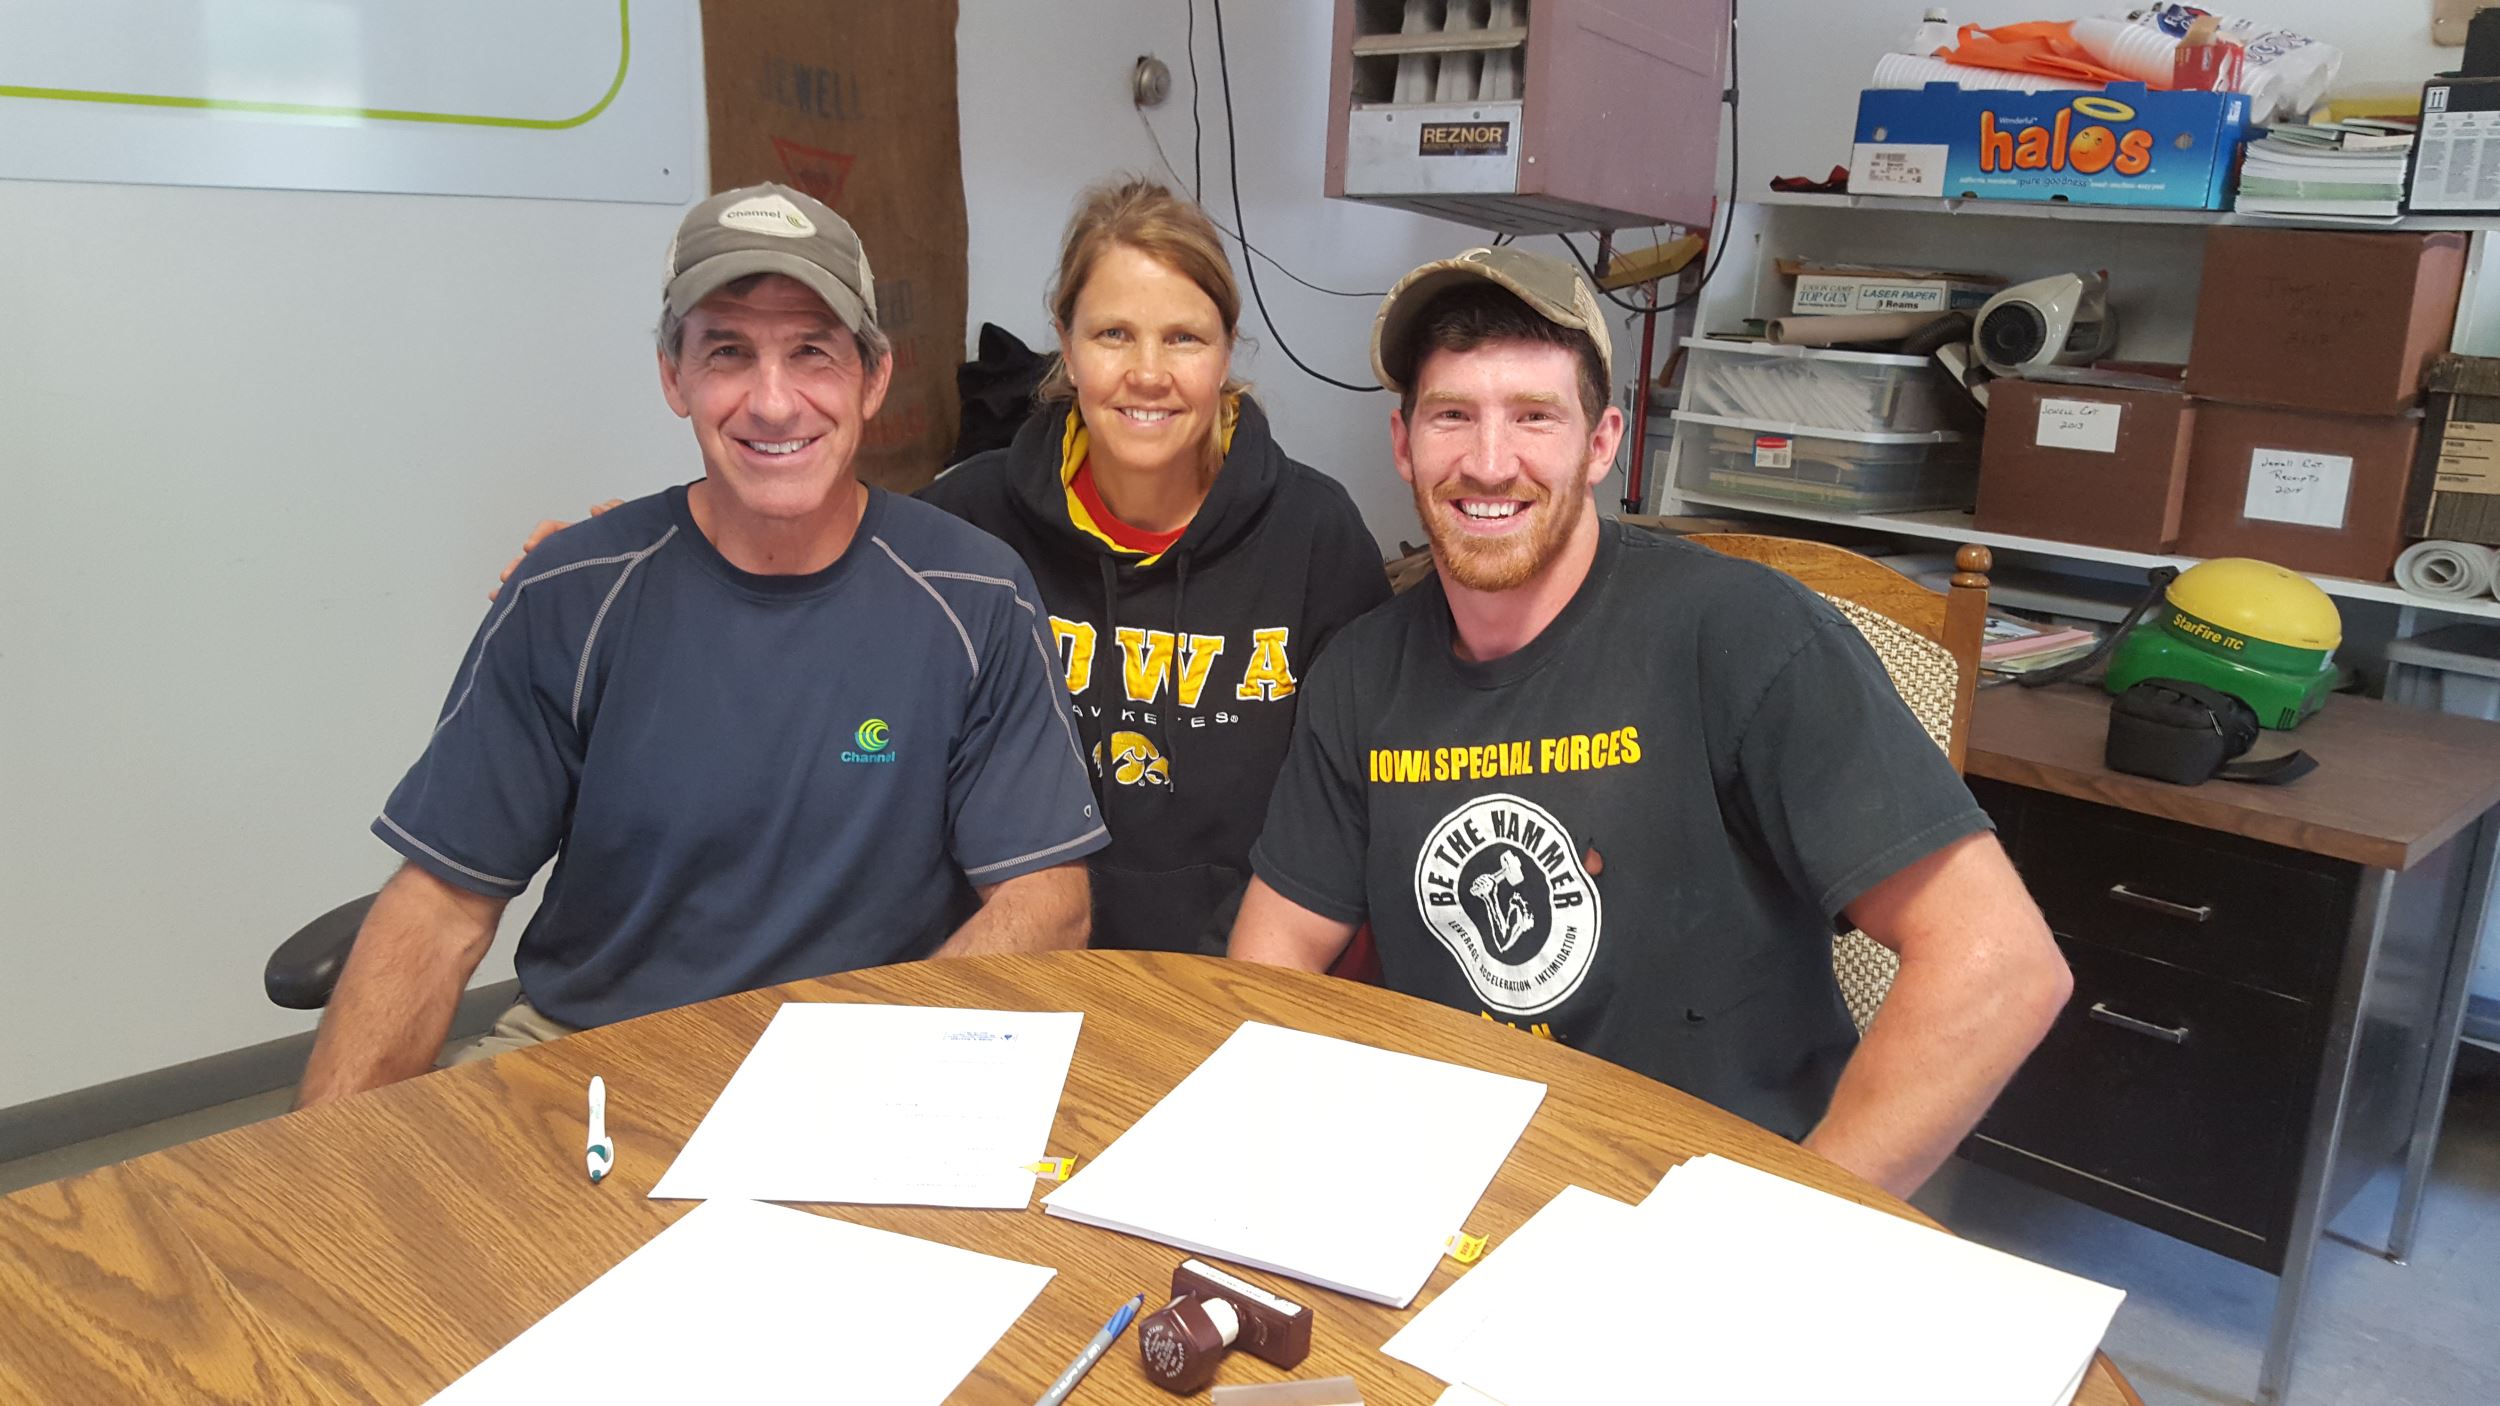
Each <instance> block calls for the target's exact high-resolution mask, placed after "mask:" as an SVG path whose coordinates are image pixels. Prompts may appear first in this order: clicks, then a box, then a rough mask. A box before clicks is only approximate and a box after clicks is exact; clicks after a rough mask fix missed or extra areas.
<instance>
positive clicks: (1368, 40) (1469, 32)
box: [1354, 0, 1528, 107]
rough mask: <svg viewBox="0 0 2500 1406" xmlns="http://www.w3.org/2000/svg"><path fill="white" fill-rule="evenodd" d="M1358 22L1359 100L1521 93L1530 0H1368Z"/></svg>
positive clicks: (1454, 99)
mask: <svg viewBox="0 0 2500 1406" xmlns="http://www.w3.org/2000/svg"><path fill="white" fill-rule="evenodd" d="M1355 25H1356V34H1355V38H1354V60H1355V64H1354V68H1355V84H1354V86H1355V92H1354V101H1355V103H1356V105H1357V106H1363V107H1378V106H1384V105H1390V106H1399V107H1411V106H1416V105H1420V104H1425V103H1482V102H1516V101H1518V100H1519V98H1520V96H1521V88H1522V86H1523V74H1522V62H1521V60H1522V57H1523V55H1524V54H1525V52H1526V49H1527V44H1528V0H1363V3H1361V4H1359V5H1358V7H1357V9H1356V15H1355Z"/></svg>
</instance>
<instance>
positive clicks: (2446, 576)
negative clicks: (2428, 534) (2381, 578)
mask: <svg viewBox="0 0 2500 1406" xmlns="http://www.w3.org/2000/svg"><path fill="white" fill-rule="evenodd" d="M2496 583H2500V551H2495V550H2494V549H2492V548H2490V547H2483V546H2477V545H2476V544H2474V543H2472V542H2416V543H2414V544H2413V545H2412V546H2410V547H2407V548H2405V551H2404V555H2403V556H2400V557H2398V558H2396V584H2397V585H2399V586H2402V587H2404V588H2405V589H2406V590H2408V591H2411V592H2413V593H2414V594H2415V595H2423V596H2438V597H2440V598H2441V599H2443V600H2473V599H2475V598H2476V597H2478V596H2487V595H2490V594H2492V592H2493V588H2494V586H2495V584H2496Z"/></svg>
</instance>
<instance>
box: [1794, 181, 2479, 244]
mask: <svg viewBox="0 0 2500 1406" xmlns="http://www.w3.org/2000/svg"><path fill="white" fill-rule="evenodd" d="M1748 203H1751V204H1761V205H1782V206H1788V207H1790V208H1795V209H1816V210H1889V211H1898V212H1903V213H1908V214H1923V215H1975V216H1980V217H1983V218H2001V219H2015V220H2083V221H2087V222H2100V223H2108V224H2130V225H2254V226H2269V227H2273V228H2277V229H2348V230H2360V231H2364V232H2367V231H2371V230H2417V231H2418V230H2455V231H2458V232H2460V233H2465V234H2478V233H2485V232H2488V231H2492V230H2500V217H2491V216H2474V215H2406V216H2404V217H2403V218H2402V219H2399V220H2397V221H2396V222H2394V223H2392V224H2387V223H2380V222H2376V221H2361V220H2335V219H2304V218H2302V217H2300V216H2297V215H2288V216H2286V215H2243V214H2241V213H2240V212H2238V211H2236V210H2160V209H2151V208H2147V207H2143V206H2134V205H2077V204H2072V203H2067V202H2060V201H2053V200H2044V201H2030V200H1976V199H1963V198H1961V197H1958V196H1943V197H1927V196H1912V195H1817V194H1812V193H1806V192H1794V193H1792V192H1782V191H1771V192H1768V193H1766V194H1764V195H1763V196H1762V198H1761V199H1760V200H1758V201H1752V202H1748Z"/></svg>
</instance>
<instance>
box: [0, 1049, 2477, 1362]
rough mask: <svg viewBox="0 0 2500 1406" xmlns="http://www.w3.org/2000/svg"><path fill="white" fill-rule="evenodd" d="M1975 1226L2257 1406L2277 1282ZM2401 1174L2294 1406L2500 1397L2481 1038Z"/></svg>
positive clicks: (2348, 1232) (2151, 1254)
mask: <svg viewBox="0 0 2500 1406" xmlns="http://www.w3.org/2000/svg"><path fill="white" fill-rule="evenodd" d="M292 1095H293V1091H292V1090H289V1089H278V1090H274V1091H272V1092H270V1093H266V1094H259V1095H255V1096H253V1097H251V1098H247V1099H241V1100H238V1101H236V1102H234V1103H228V1104H222V1105H219V1106H218V1107H215V1108H207V1109H202V1110H200V1111H199V1112H197V1113H191V1114H186V1115H184V1116H182V1117H179V1118H169V1119H167V1120H165V1121H163V1122H161V1123H151V1124H148V1125H147V1126H145V1127H140V1128H133V1129H131V1130H130V1131H128V1132H124V1133H117V1134H114V1135H113V1136H110V1137H104V1138H98V1139H96V1140H94V1141H92V1142H85V1143H79V1144H77V1145H75V1146H71V1147H65V1148H61V1149H59V1150H57V1151H54V1152H49V1153H44V1154H42V1155H40V1156H35V1157H29V1158H25V1159H22V1160H20V1161H16V1162H10V1163H6V1164H0V1194H6V1193H8V1192H11V1191H16V1190H19V1189H22V1188H24V1187H28V1186H33V1185H36V1184H37V1183H40V1182H45V1181H50V1180H53V1179H55V1178H58V1177H65V1176H73V1175H76V1174H77V1173H79V1172H83V1171H87V1170H89V1169H91V1168H94V1167H100V1166H104V1165H107V1164H109V1163H112V1162H116V1161H120V1160H123V1159H125V1158H129V1157H136V1156H139V1155H140V1154H142V1153H146V1152H151V1151H154V1150H156V1149H158V1148H160V1147H170V1146H172V1145H173V1144H175V1143H178V1142H184V1141H188V1140H190V1139H192V1138H198V1137H205V1136H207V1135H208V1134H210V1133H215V1132H222V1131H224V1130H226V1129H228V1128H233V1127H240V1126H242V1125H243V1124H246V1123H251V1122H256V1121H258V1120H260V1119H262V1118H267V1117H272V1116H274V1115H276V1114H279V1113H283V1112H285V1111H286V1107H287V1103H288V1101H289V1099H290V1098H291V1097H292ZM1916 1199H1917V1201H1918V1204H1919V1206H1920V1208H1921V1209H1923V1210H1925V1211H1926V1212H1927V1213H1928V1214H1929V1215H1932V1216H1934V1217H1936V1218H1937V1219H1938V1220H1941V1221H1943V1222H1944V1223H1945V1224H1947V1225H1949V1226H1951V1227H1953V1228H1954V1229H1955V1230H1956V1231H1958V1232H1959V1233H1961V1234H1962V1235H1965V1236H1968V1237H1969V1238H1971V1239H1973V1240H1977V1241H1979V1242H1981V1243H1982V1244H1986V1245H1992V1246H1995V1247H1996V1248H1998V1249H2001V1250H2005V1251H2008V1252H2009V1253H2013V1254H2018V1255H2021V1256H2023V1257H2025V1258H2027V1259H2032V1260H2037V1261H2039V1262H2041V1263H2044V1264H2051V1265H2056V1266H2057V1267H2059V1268H2061V1269H2066V1270H2069V1271H2072V1272H2074V1273H2076V1274H2081V1275H2085V1276H2087V1277H2089V1278H2093V1279H2098V1280H2100V1281H2101V1282H2103V1283H2106V1284H2113V1285H2116V1286H2118V1287H2120V1288H2122V1289H2125V1290H2126V1291H2127V1301H2126V1303H2125V1305H2124V1306H2123V1307H2121V1308H2120V1309H2119V1311H2118V1318H2117V1321H2116V1323H2114V1324H2113V1325H2112V1326H2111V1329H2110V1334H2109V1337H2108V1339H2107V1340H2106V1343H2105V1344H2104V1345H2105V1346H2106V1348H2107V1349H2108V1352H2109V1354H2110V1356H2111V1357H2112V1358H2113V1359H2115V1360H2116V1361H2117V1362H2118V1364H2119V1366H2120V1367H2121V1368H2122V1369H2123V1370H2124V1371H2125V1372H2126V1374H2127V1377H2128V1380H2130V1381H2132V1382H2133V1383H2134V1384H2135V1388H2136V1390H2137V1391H2139V1392H2140V1393H2142V1394H2143V1397H2144V1400H2145V1402H2146V1406H2245V1403H2249V1402H2252V1401H2254V1399H2255V1397H2256V1392H2257V1365H2258V1360H2259V1358H2260V1357H2261V1356H2262V1355H2263V1353H2264V1351H2265V1341H2266V1330H2267V1327H2268V1325H2269V1322H2270V1320H2271V1317H2272V1314H2273V1312H2274V1282H2275V1281H2274V1278H2273V1276H2272V1275H2269V1274H2266V1273H2264V1272H2263V1271H2261V1270H2256V1269H2251V1268H2249V1267H2248V1266H2246V1265H2242V1264H2237V1263H2234V1262H2232V1261H2230V1260H2226V1259H2224V1258H2222V1257H2221V1256H2219V1255H2215V1254H2210V1253H2208V1252H2206V1251H2204V1250H2199V1249H2196V1248H2195V1247H2193V1246H2190V1245H2184V1244H2181V1243H2180V1242H2178V1241H2176V1240H2172V1239H2169V1238H2168V1237H2166V1236H2162V1235H2158V1234H2155V1233H2154V1232H2152V1231H2149V1230H2145V1229H2142V1228H2141V1227H2138V1226H2135V1225H2131V1224H2129V1223H2127V1222H2125V1221H2122V1220H2119V1219H2117V1218H2116V1217H2113V1216H2108V1215H2104V1214H2102V1213H2101V1212H2098V1211H2094V1210H2091V1209H2088V1208H2086V1207H2083V1206H2078V1205H2075V1204H2074V1203H2072V1202H2069V1201H2065V1200H2063V1199H2060V1198H2058V1197H2056V1196H2052V1195H2049V1194H2048V1193H2046V1192H2042V1191H2036V1190H2034V1189H2032V1188H2031V1187H2028V1186H2025V1185H2023V1184H2021V1183H2019V1182H2016V1181H2013V1180H2012V1179H2010V1178H2007V1177H2003V1176H1999V1175H1997V1174H1996V1173H1994V1172H1990V1171H1987V1170H1984V1169H1982V1168H1978V1167H1972V1166H1968V1165H1966V1164H1963V1163H1960V1162H1955V1163H1952V1164H1950V1165H1948V1166H1947V1167H1946V1168H1945V1169H1944V1171H1942V1172H1940V1173H1939V1174H1938V1175H1937V1177H1936V1179H1935V1180H1934V1181H1933V1182H1931V1183H1929V1185H1928V1186H1927V1188H1926V1190H1924V1191H1922V1192H1920V1193H1919V1195H1918V1197H1917V1198H1916ZM2395 1199H2396V1176H2395V1172H2394V1170H2393V1169H2392V1168H2391V1169H2390V1170H2389V1171H2387V1172H2386V1173H2384V1174H2382V1175H2381V1176H2380V1177H2379V1178H2378V1180H2377V1181H2375V1182H2373V1183H2372V1184H2371V1185H2370V1186H2369V1188H2368V1189H2366V1190H2365V1191H2363V1192H2362V1193H2361V1195H2360V1196H2358V1197H2356V1198H2355V1199H2354V1201H2353V1204H2352V1205H2351V1206H2350V1207H2348V1208H2346V1210H2345V1211H2344V1213H2343V1215H2342V1216H2340V1217H2339V1218H2338V1219H2337V1221H2336V1223H2335V1229H2336V1230H2337V1232H2339V1233H2340V1234H2341V1235H2342V1236H2347V1237H2350V1239H2349V1240H2348V1241H2347V1240H2340V1239H2330V1240H2328V1241H2327V1242H2326V1243H2325V1244H2323V1245H2322V1246H2320V1247H2319V1250H2318V1260H2317V1266H2316V1271H2315V1274H2314V1276H2313V1279H2312V1285H2313V1287H2312V1290H2311V1294H2310V1300H2309V1309H2308V1314H2307V1318H2306V1320H2305V1326H2304V1328H2303V1330H2302V1336H2301V1342H2300V1348H2299V1353H2298V1356H2297V1358H2296V1359H2295V1362H2294V1367H2293V1378H2292V1395H2291V1401H2290V1403H2289V1406H2491V1403H2493V1402H2496V1401H2500V1056H2495V1055H2492V1054H2491V1053H2489V1052H2487V1051H2483V1050H2479V1049H2477V1048H2475V1047H2472V1046H2468V1047H2467V1049H2466V1058H2464V1059H2463V1060H2461V1061H2460V1063H2459V1066H2458V1074H2457V1084H2456V1094H2455V1098H2454V1099H2453V1101H2452V1102H2451V1103H2450V1105H2449V1109H2448V1119H2447V1126H2446V1130H2445V1132H2444V1134H2443V1137H2442V1140H2441V1143H2440V1148H2439V1160H2438V1164H2437V1167H2436V1169H2435V1172H2434V1175H2433V1180H2432V1185H2431V1191H2430V1194H2429V1196H2428V1197H2427V1199H2426V1201H2425V1204H2424V1209H2423V1213H2422V1228H2421V1234H2420V1236H2419V1237H2418V1242H2417V1244H2416V1245H2415V1248H2414V1255H2413V1260H2412V1262H2411V1263H2410V1264H2404V1265H2396V1264H2390V1263H2388V1262H2387V1261H2386V1260H2385V1259H2383V1258H2381V1257H2380V1256H2379V1255H2378V1254H2377V1253H2375V1252H2374V1251H2372V1250H2371V1249H2369V1248H2368V1247H2369V1246H2372V1245H2377V1244H2383V1243H2384V1242H2385V1236H2386V1233H2387V1217H2388V1215H2389V1213H2390V1212H2391V1210H2392V1209H2393V1207H2394V1205H2395Z"/></svg>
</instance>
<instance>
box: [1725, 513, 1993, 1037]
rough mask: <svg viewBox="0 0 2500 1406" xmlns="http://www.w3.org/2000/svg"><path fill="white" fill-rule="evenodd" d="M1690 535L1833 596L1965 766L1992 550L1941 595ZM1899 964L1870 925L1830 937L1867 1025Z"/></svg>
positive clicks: (1816, 558) (1967, 556)
mask: <svg viewBox="0 0 2500 1406" xmlns="http://www.w3.org/2000/svg"><path fill="white" fill-rule="evenodd" d="M1688 540H1690V541H1694V542H1698V543H1700V544H1702V545H1703V546H1706V547H1709V548H1711V549H1713V550H1715V551H1720V552H1725V553H1726V554H1728V555H1729V556H1732V557H1743V558H1745V559H1747V560H1749V561H1758V562H1761V563H1762V564H1763V565H1765V566H1769V567H1772V568H1774V569H1775V570H1779V571H1783V572H1786V573H1787V574H1789V575H1790V576H1794V577H1796V578H1797V579H1798V580H1800V581H1802V582H1804V583H1805V584H1806V585H1807V586H1808V587H1810V588H1812V589H1813V590H1814V591H1815V593H1816V594H1818V595H1820V596H1822V597H1823V598H1824V599H1825V600H1827V601H1830V602H1831V603H1832V606H1833V608H1835V609H1837V610H1838V611H1839V612H1840V613H1841V615H1842V616H1843V617H1844V618H1846V619H1847V620H1848V621H1849V623H1850V624H1852V625H1854V626H1856V627H1857V629H1858V633H1859V634H1861V635H1864V636H1865V637H1866V642H1867V643H1868V644H1869V645H1870V646H1872V647H1873V648H1874V650H1875V657H1876V658H1878V659H1880V660H1882V661H1883V665H1884V670H1885V672H1886V674H1887V675H1889V676H1890V677H1891V679H1892V683H1893V687H1894V688H1896V689H1899V690H1900V692H1901V700H1902V702H1904V703H1906V704H1908V705H1909V709H1910V712H1911V714H1912V715H1913V716H1915V717H1916V718H1917V719H1918V720H1919V725H1920V726H1922V727H1924V728H1926V729H1927V735H1928V736H1930V737H1932V738H1934V739H1935V740H1936V745H1938V746H1940V747H1942V748H1944V751H1945V755H1946V756H1948V757H1950V758H1952V760H1953V769H1954V770H1955V771H1957V772H1958V771H1960V770H1961V769H1962V757H1963V753H1964V751H1965V750H1966V749H1967V748H1968V746H1969V743H1970V710H1971V700H1972V699H1973V698H1974V697H1976V696H1977V694H1978V691H1979V645H1980V641H1981V639H1982V638H1983V637H1984V635H1985V633H1986V630H1987V624H1988V575H1987V573H1988V568H1989V567H1990V566H1991V565H1993V564H1994V563H1993V561H1992V559H1991V558H1990V555H1989V552H1988V549H1987V548H1985V547H1977V546H1969V547H1964V548H1962V549H1961V551H1959V552H1958V553H1956V554H1955V555H1954V559H1953V560H1954V565H1955V566H1956V567H1957V568H1959V569H1958V570H1956V571H1955V572H1954V574H1953V577H1952V583H1951V585H1950V587H1949V588H1948V589H1947V590H1945V591H1944V592H1942V593H1941V594H1939V593H1938V592H1935V591H1931V590H1929V589H1927V588H1926V587H1925V586H1922V585H1920V584H1919V583H1917V582H1916V581H1913V580H1911V579H1910V578H1909V577H1907V576H1904V575H1902V574H1901V573H1900V572H1898V571H1895V570H1893V569H1892V568H1891V567H1889V566H1886V565H1884V564H1883V563H1881V562H1878V561H1874V560H1871V559H1869V558H1867V557H1863V556H1860V555H1859V554H1857V553H1856V552H1853V551H1850V550H1849V549H1848V548H1846V547H1835V546H1832V545H1831V544H1830V543H1827V542H1806V541H1800V540H1798V539H1796V538H1793V537H1764V536H1756V535H1753V534H1750V533H1741V532H1696V533H1693V534H1691V536H1690V538H1689V539H1688ZM1900 970H1901V960H1900V958H1898V957H1896V956H1894V955H1893V953H1892V951H1891V949H1889V948H1887V947H1885V946H1884V945H1883V944H1881V943H1879V942H1877V941H1875V940H1874V939H1873V938H1871V937H1868V936H1867V935H1866V934H1865V933H1863V932H1859V931H1856V930H1854V929H1852V930H1851V931H1849V932H1845V933H1842V934H1841V935H1840V936H1839V937H1837V938H1835V939H1834V940H1833V942H1832V976H1833V979H1834V981H1835V982H1837V983H1838V985H1839V987H1840V994H1841V999H1842V1000H1844V1001H1845V1002H1847V1003H1848V1006H1849V1018H1850V1019H1851V1020H1854V1021H1855V1022H1857V1026H1858V1029H1860V1030H1864V1029H1866V1027H1867V1026H1868V1025H1869V1024H1871V1023H1873V1021H1874V1019H1875V1012H1876V1011H1877V1010H1878V1009H1880V1008H1881V1007H1882V1005H1883V1003H1884V997H1885V996H1886V995H1887V994H1889V993H1890V992H1891V990H1892V979H1893V977H1894V976H1896V975H1897V974H1899V972H1900Z"/></svg>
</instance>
